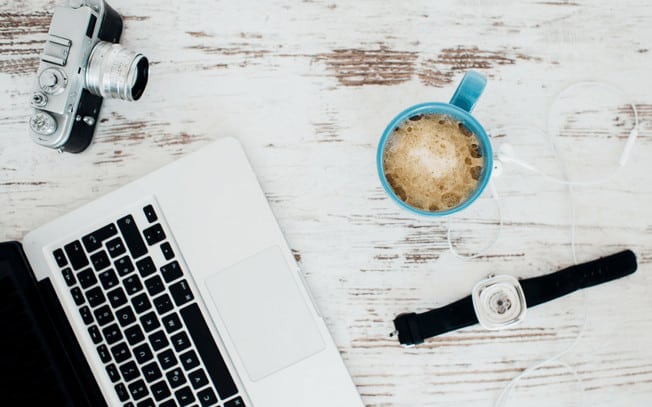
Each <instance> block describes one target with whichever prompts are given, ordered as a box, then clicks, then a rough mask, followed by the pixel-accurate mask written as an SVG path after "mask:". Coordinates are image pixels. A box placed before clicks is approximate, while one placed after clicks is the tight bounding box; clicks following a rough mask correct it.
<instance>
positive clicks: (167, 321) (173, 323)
mask: <svg viewBox="0 0 652 407" xmlns="http://www.w3.org/2000/svg"><path fill="white" fill-rule="evenodd" d="M163 326H164V327H165V330H166V331H167V333H169V334H171V333H173V332H176V331H177V330H179V329H181V320H180V319H179V316H178V315H177V314H170V315H168V316H166V317H165V318H163Z"/></svg>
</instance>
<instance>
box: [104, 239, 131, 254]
mask: <svg viewBox="0 0 652 407" xmlns="http://www.w3.org/2000/svg"><path fill="white" fill-rule="evenodd" d="M106 250H108V251H109V255H110V256H111V258H112V259H115V258H116V257H118V256H120V255H121V254H124V253H125V252H126V251H127V249H125V245H124V244H123V243H122V239H120V238H119V237H116V238H115V239H111V240H109V241H108V242H106Z"/></svg>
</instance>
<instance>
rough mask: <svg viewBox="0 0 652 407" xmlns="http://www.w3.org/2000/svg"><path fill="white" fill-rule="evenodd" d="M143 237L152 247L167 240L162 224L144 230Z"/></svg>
mask: <svg viewBox="0 0 652 407" xmlns="http://www.w3.org/2000/svg"><path fill="white" fill-rule="evenodd" d="M143 235H144V236H145V240H147V244H148V245H150V246H152V245H155V244H156V243H159V242H162V241H163V240H165V238H166V236H165V232H164V231H163V228H162V227H161V224H160V223H157V224H156V225H154V226H151V227H148V228H147V229H145V230H143Z"/></svg>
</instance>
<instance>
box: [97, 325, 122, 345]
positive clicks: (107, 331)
mask: <svg viewBox="0 0 652 407" xmlns="http://www.w3.org/2000/svg"><path fill="white" fill-rule="evenodd" d="M102 335H104V340H106V343H108V344H109V345H113V344H114V343H116V342H118V341H119V340H121V339H122V332H121V331H120V328H119V327H118V324H111V325H109V326H107V327H106V328H104V329H102Z"/></svg>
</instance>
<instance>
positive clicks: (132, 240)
mask: <svg viewBox="0 0 652 407" xmlns="http://www.w3.org/2000/svg"><path fill="white" fill-rule="evenodd" d="M118 227H119V228H120V232H122V237H124V238H125V242H127V247H128V248H129V252H130V253H131V255H132V256H134V259H137V258H139V257H140V256H142V255H144V254H146V253H147V246H145V242H144V241H143V238H142V237H141V236H140V230H138V226H136V221H134V217H133V216H131V215H128V216H125V217H124V218H120V219H118Z"/></svg>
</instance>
